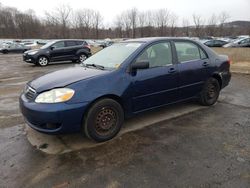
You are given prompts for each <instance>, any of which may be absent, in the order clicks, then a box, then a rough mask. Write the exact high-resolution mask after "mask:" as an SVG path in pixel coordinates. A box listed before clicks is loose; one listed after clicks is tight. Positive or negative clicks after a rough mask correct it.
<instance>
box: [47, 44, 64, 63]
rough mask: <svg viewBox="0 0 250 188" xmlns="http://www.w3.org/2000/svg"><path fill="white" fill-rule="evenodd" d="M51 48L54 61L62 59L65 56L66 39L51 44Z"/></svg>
mask: <svg viewBox="0 0 250 188" xmlns="http://www.w3.org/2000/svg"><path fill="white" fill-rule="evenodd" d="M51 47H52V48H51V50H50V58H51V60H52V61H60V60H63V59H64V58H65V53H64V48H65V43H64V41H60V42H57V43H55V44H53V45H52V46H51Z"/></svg>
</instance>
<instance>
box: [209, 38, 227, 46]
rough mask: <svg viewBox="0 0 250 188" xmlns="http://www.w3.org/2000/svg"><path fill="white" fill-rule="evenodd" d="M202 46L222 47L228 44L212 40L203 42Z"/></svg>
mask: <svg viewBox="0 0 250 188" xmlns="http://www.w3.org/2000/svg"><path fill="white" fill-rule="evenodd" d="M204 44H205V45H206V46H208V47H223V46H224V45H225V44H228V42H227V41H224V40H218V39H212V40H209V41H206V42H204Z"/></svg>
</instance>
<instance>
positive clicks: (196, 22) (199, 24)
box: [193, 14, 203, 37]
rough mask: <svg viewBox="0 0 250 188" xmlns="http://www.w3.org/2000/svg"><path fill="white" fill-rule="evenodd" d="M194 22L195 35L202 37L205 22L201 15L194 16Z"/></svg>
mask: <svg viewBox="0 0 250 188" xmlns="http://www.w3.org/2000/svg"><path fill="white" fill-rule="evenodd" d="M193 22H194V25H195V35H196V37H201V35H202V26H203V20H202V17H201V15H196V14H193Z"/></svg>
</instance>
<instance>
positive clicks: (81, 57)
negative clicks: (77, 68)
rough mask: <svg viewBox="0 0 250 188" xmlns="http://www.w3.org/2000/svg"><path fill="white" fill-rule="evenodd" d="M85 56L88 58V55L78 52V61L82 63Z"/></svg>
mask: <svg viewBox="0 0 250 188" xmlns="http://www.w3.org/2000/svg"><path fill="white" fill-rule="evenodd" d="M87 58H88V56H87V55H86V54H85V53H80V54H79V55H78V62H79V63H83V62H84V61H85V60H86V59H87Z"/></svg>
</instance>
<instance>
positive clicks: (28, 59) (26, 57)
mask: <svg viewBox="0 0 250 188" xmlns="http://www.w3.org/2000/svg"><path fill="white" fill-rule="evenodd" d="M23 61H25V62H27V63H36V57H34V56H31V55H28V54H26V53H24V54H23Z"/></svg>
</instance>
